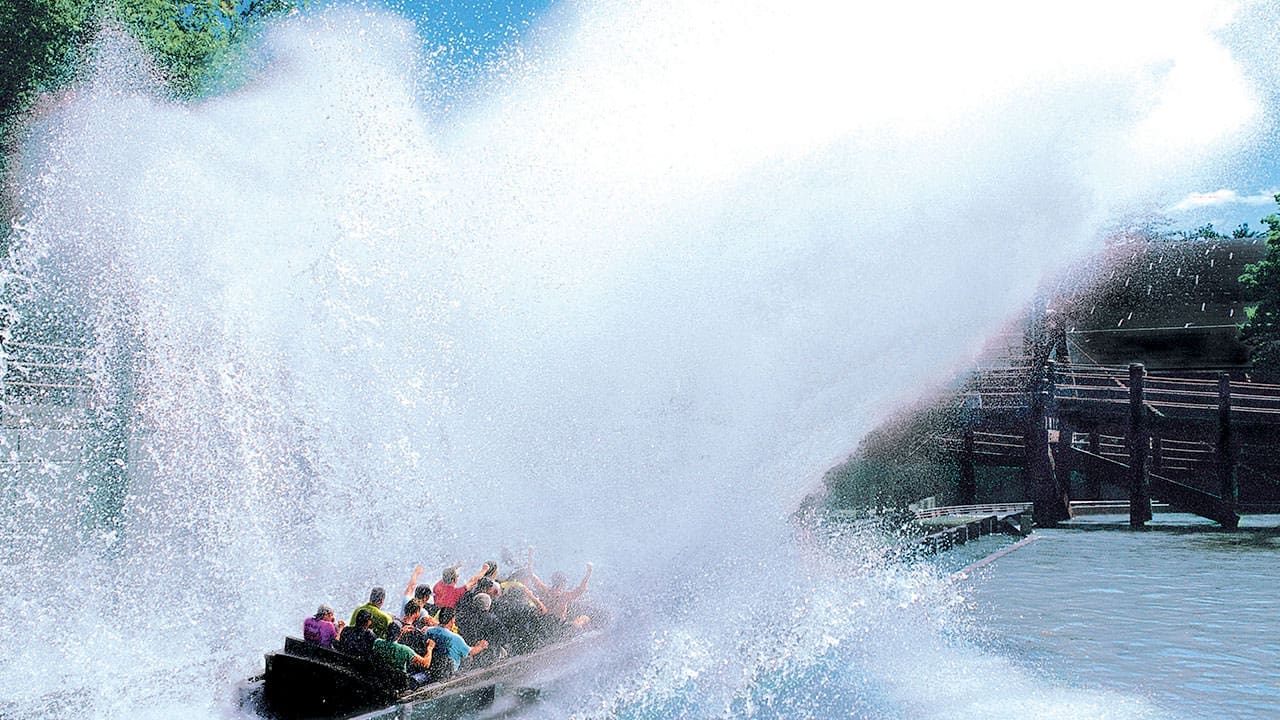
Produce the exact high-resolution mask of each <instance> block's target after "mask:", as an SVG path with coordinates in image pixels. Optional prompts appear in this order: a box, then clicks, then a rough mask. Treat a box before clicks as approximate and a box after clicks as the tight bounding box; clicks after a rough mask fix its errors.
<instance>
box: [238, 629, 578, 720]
mask: <svg viewBox="0 0 1280 720" xmlns="http://www.w3.org/2000/svg"><path fill="white" fill-rule="evenodd" d="M602 636H603V631H602V630H592V631H588V632H584V633H581V634H577V635H574V636H573V637H570V638H568V639H564V640H561V641H559V642H555V643H552V644H549V645H546V646H544V647H541V648H539V649H537V650H534V651H532V652H528V653H524V654H520V655H512V656H509V657H507V658H504V659H502V660H498V661H496V662H494V663H492V664H489V665H486V666H484V667H479V668H475V669H470V670H468V669H466V668H465V667H464V669H463V671H462V672H461V673H460V674H458V675H455V676H454V677H452V678H450V679H448V680H445V681H442V682H438V683H431V684H428V685H424V686H421V687H411V684H410V681H409V678H408V676H407V675H405V674H404V673H401V672H394V671H387V670H384V669H381V668H379V667H377V666H376V665H375V664H374V663H372V662H370V661H369V660H366V659H363V658H356V657H352V656H349V655H345V654H343V653H340V652H337V651H335V650H330V649H328V648H323V647H320V646H319V645H315V644H313V643H309V642H306V641H305V640H302V639H299V638H295V637H287V638H285V641H284V647H283V649H281V650H278V651H275V652H271V653H267V655H266V671H265V672H264V673H263V674H262V675H261V676H259V677H258V678H254V679H253V680H251V681H250V686H249V687H248V688H247V690H248V698H249V699H248V700H247V703H249V704H252V705H255V706H257V707H256V709H257V710H259V711H261V712H262V713H264V714H265V715H267V716H269V717H276V718H282V719H283V718H290V719H292V718H350V717H356V716H361V715H365V714H371V716H376V715H378V714H380V713H378V712H377V711H378V710H380V709H382V710H388V711H395V712H398V713H404V712H408V713H409V715H414V716H416V715H417V714H418V711H422V712H423V713H424V714H426V715H429V716H438V717H453V716H457V715H459V714H462V713H463V712H467V711H469V710H474V709H476V708H481V707H484V706H486V705H488V704H491V703H493V702H494V700H495V698H496V697H497V696H498V695H499V694H501V693H502V692H503V691H505V690H515V691H518V692H520V693H525V694H527V693H529V692H530V691H531V690H536V688H537V685H538V683H540V682H542V681H545V680H546V678H548V677H552V676H554V675H556V674H558V673H557V671H558V670H560V669H562V668H565V667H566V666H568V665H569V664H570V663H571V662H572V661H573V660H574V659H575V658H576V657H577V656H578V655H579V654H581V653H582V652H583V651H584V650H586V649H587V648H588V647H590V646H593V645H595V644H596V643H597V642H598V641H599V640H600V638H601V637H602ZM433 709H434V710H436V712H430V710H433ZM409 715H403V714H401V715H397V716H398V717H407V716H409Z"/></svg>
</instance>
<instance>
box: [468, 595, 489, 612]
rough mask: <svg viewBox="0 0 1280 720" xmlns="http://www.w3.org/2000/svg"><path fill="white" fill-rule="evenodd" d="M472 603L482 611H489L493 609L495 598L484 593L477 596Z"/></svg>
mask: <svg viewBox="0 0 1280 720" xmlns="http://www.w3.org/2000/svg"><path fill="white" fill-rule="evenodd" d="M471 602H472V604H474V605H475V606H476V607H478V608H480V609H481V610H488V609H489V608H491V607H493V598H491V597H489V596H488V595H485V594H484V593H480V594H478V595H476V599H475V600H472V601H471Z"/></svg>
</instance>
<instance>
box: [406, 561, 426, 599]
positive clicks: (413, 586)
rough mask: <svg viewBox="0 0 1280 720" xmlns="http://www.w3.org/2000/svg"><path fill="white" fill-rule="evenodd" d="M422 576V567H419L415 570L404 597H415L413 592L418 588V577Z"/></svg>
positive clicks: (410, 577)
mask: <svg viewBox="0 0 1280 720" xmlns="http://www.w3.org/2000/svg"><path fill="white" fill-rule="evenodd" d="M421 574H422V566H421V565H419V566H417V567H415V568H414V569H413V574H412V575H410V576H409V584H408V585H407V586H405V589H404V593H403V594H404V596H405V597H413V591H414V590H416V589H417V587H418V576H419V575H421Z"/></svg>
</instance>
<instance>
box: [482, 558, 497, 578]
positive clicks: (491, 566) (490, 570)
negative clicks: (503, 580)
mask: <svg viewBox="0 0 1280 720" xmlns="http://www.w3.org/2000/svg"><path fill="white" fill-rule="evenodd" d="M485 565H486V568H485V571H484V576H485V577H487V578H491V577H495V576H497V574H498V561H497V560H487V561H485Z"/></svg>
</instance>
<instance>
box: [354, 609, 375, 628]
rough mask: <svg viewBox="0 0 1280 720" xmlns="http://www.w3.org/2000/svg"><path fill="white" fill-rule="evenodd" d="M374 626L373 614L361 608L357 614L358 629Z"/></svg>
mask: <svg viewBox="0 0 1280 720" xmlns="http://www.w3.org/2000/svg"><path fill="white" fill-rule="evenodd" d="M372 624H373V613H371V612H369V608H360V611H359V612H357V613H356V627H358V628H361V629H364V628H367V627H369V626H370V625H372Z"/></svg>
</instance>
